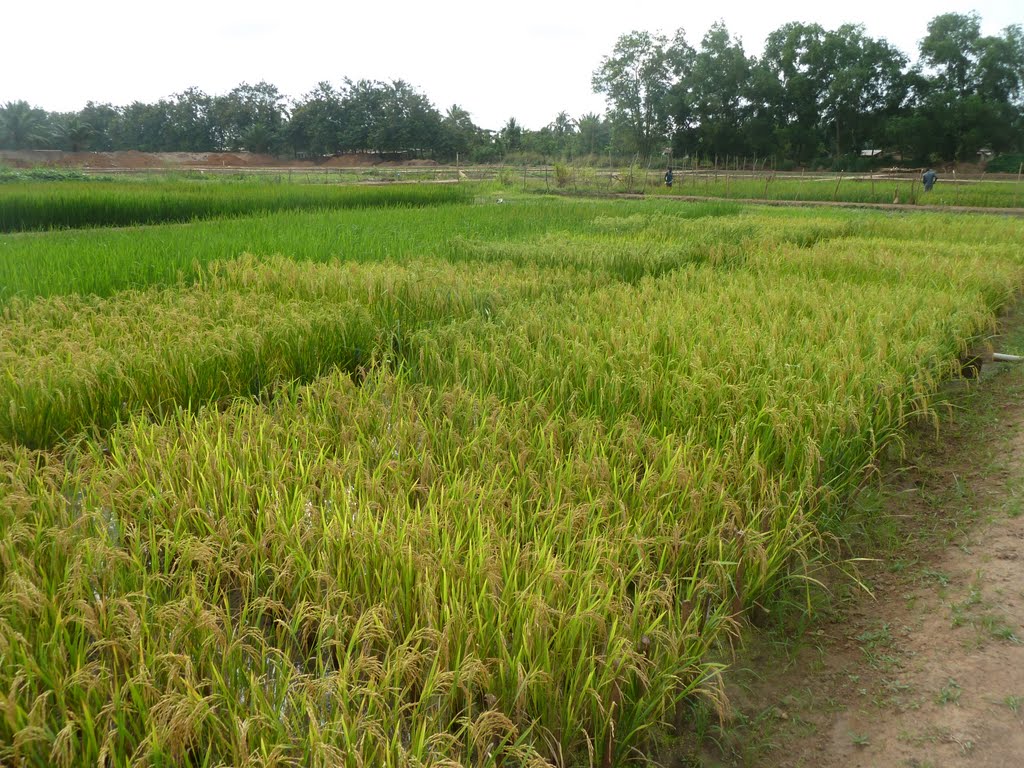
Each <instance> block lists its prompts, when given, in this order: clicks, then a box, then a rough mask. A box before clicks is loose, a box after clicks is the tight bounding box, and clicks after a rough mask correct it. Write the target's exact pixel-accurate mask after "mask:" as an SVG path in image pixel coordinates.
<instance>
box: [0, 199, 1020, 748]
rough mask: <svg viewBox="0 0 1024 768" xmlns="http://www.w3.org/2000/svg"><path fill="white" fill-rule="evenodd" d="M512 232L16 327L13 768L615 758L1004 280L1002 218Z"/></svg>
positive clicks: (152, 290) (592, 210) (55, 314)
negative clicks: (21, 767)
mask: <svg viewBox="0 0 1024 768" xmlns="http://www.w3.org/2000/svg"><path fill="white" fill-rule="evenodd" d="M523 205H524V206H527V205H528V206H529V207H530V211H528V213H527V214H523V213H521V212H516V211H515V208H516V205H515V204H509V205H505V206H501V207H500V208H501V209H502V213H501V216H507V217H508V218H507V219H504V220H503V219H501V218H499V217H498V214H496V213H494V212H493V210H491V209H484V208H483V207H481V206H451V207H449V208H447V209H446V211H450V213H437V214H436V216H437V217H438V218H440V219H444V220H445V221H446V222H447V224H449V225H451V226H452V227H453V229H452V231H450V232H448V234H447V235H446V236H445V238H444V239H443V241H441V242H439V243H437V244H435V246H434V247H433V250H427V251H425V252H423V253H418V254H413V253H411V252H410V251H403V252H402V254H401V255H402V256H403V258H402V259H400V260H399V259H396V258H392V257H394V256H395V255H396V254H394V253H393V254H391V255H390V257H389V256H383V255H379V254H378V255H374V256H372V257H367V258H365V259H360V258H357V257H356V255H355V254H351V253H347V254H345V258H343V259H340V260H331V259H328V258H321V259H313V261H315V262H316V261H319V262H323V263H309V261H295V260H291V259H289V258H287V257H284V256H276V257H267V256H242V257H237V255H236V258H231V259H226V260H221V261H217V260H216V259H213V258H207V257H206V256H204V257H203V258H202V259H201V260H200V262H199V266H197V267H196V270H195V271H194V272H192V273H190V275H189V276H187V277H184V276H183V278H182V279H181V280H180V282H175V281H170V282H168V281H167V280H164V279H154V280H153V281H152V283H153V284H152V285H150V286H149V287H145V286H137V287H136V288H135V289H133V290H125V291H120V290H118V289H117V288H120V287H123V286H118V287H117V288H113V289H112V290H110V291H107V292H105V297H103V298H101V297H97V296H88V295H83V294H82V293H80V292H78V291H69V292H68V293H69V295H66V296H50V297H49V298H36V299H30V298H28V297H23V298H18V299H15V300H10V299H9V298H8V299H7V300H6V305H5V307H4V309H3V312H4V316H3V319H4V321H5V323H4V333H3V335H2V336H0V370H2V371H3V374H4V375H3V378H2V379H0V391H2V393H3V399H2V403H3V406H4V412H3V414H0V427H2V435H3V438H4V441H3V442H0V577H2V579H0V708H2V713H0V714H2V716H0V762H5V763H6V762H10V763H12V764H29V765H44V764H55V765H82V764H93V763H97V762H103V761H108V762H111V763H114V764H118V765H123V764H130V763H148V764H160V765H207V764H209V765H219V764H230V765H239V764H250V763H251V764H257V763H260V764H262V763H280V764H296V765H338V764H345V765H366V766H370V765H373V766H377V765H381V766H411V765H467V766H468V765H473V766H494V767H495V768H497V767H498V766H508V765H535V766H541V765H551V764H559V765H561V764H564V765H586V764H597V765H621V764H626V763H628V762H629V761H631V760H633V759H635V758H636V756H637V755H638V754H641V753H643V752H644V751H646V750H649V749H650V748H651V747H652V745H653V744H654V743H655V742H656V740H657V738H658V735H659V732H660V731H661V730H662V729H663V727H665V724H666V723H668V722H671V721H673V720H675V719H676V718H677V716H678V713H679V711H680V710H679V706H680V702H683V701H686V700H687V699H691V698H695V697H703V698H705V699H707V700H709V701H711V702H712V703H714V704H715V705H717V706H722V705H723V699H722V693H721V691H722V689H721V684H720V678H721V674H722V667H721V665H720V664H719V663H718V661H716V659H719V658H721V655H720V653H719V651H720V649H721V648H722V646H723V644H724V643H726V642H727V641H728V640H729V639H730V638H732V637H734V636H735V633H736V631H737V629H738V628H739V627H740V626H741V625H742V624H743V622H744V621H745V620H746V618H747V617H748V616H749V615H750V613H751V611H754V610H759V611H763V610H771V609H772V607H773V605H775V604H776V601H777V600H778V599H779V598H780V596H782V595H785V594H787V590H792V589H794V588H795V586H794V585H796V584H800V583H804V584H806V583H808V582H809V580H810V579H811V578H813V572H814V569H815V568H817V567H819V565H820V564H821V563H822V562H823V561H826V560H827V559H828V558H829V557H830V551H831V550H830V545H829V543H828V540H829V538H830V537H831V536H834V535H840V536H841V535H842V533H843V504H844V502H845V501H846V500H848V499H849V497H850V494H851V493H852V492H853V491H854V490H855V489H856V488H857V487H858V486H859V485H860V484H862V483H863V482H864V481H865V479H866V478H867V477H868V476H869V475H870V473H871V472H872V471H873V469H874V467H875V466H876V464H877V462H878V461H879V460H880V458H881V457H882V456H883V455H884V452H885V451H886V450H888V449H890V448H893V447H896V448H898V446H899V444H900V439H901V434H902V431H903V430H904V428H905V427H906V426H907V424H908V423H909V421H910V420H911V419H912V418H914V417H916V416H919V415H922V414H929V413H930V410H931V408H932V406H931V397H932V395H933V393H934V391H935V388H936V386H937V385H938V383H939V382H940V381H941V380H942V379H943V378H944V377H946V376H948V375H949V374H950V372H951V370H952V368H953V365H954V361H955V360H956V358H957V356H958V354H959V353H960V352H961V351H962V350H963V348H964V346H965V345H966V344H967V343H969V342H970V341H971V340H973V339H975V338H977V337H978V336H980V335H983V334H985V333H986V332H988V330H989V329H990V328H991V326H992V322H993V317H994V315H995V312H996V311H997V310H998V309H999V308H1000V307H1001V306H1002V305H1004V304H1005V303H1006V302H1007V301H1009V299H1010V298H1011V296H1012V294H1013V293H1014V292H1015V290H1016V287H1018V286H1020V285H1021V284H1022V282H1024V260H1022V258H1021V254H1020V252H1019V248H1018V247H1017V245H1016V244H1015V238H1018V237H1019V236H1020V234H1021V232H1020V225H1019V224H1017V223H1015V222H999V221H995V220H992V221H987V222H986V223H985V226H984V227H981V228H979V227H978V225H976V224H975V223H974V222H973V221H971V222H967V221H959V222H957V221H954V222H952V223H950V222H949V221H947V220H945V219H943V220H942V221H941V223H937V224H936V231H938V232H939V233H940V238H939V239H941V241H942V242H934V241H932V240H930V239H929V238H927V237H923V236H922V235H921V231H920V228H919V227H918V226H917V219H913V218H911V219H905V220H902V221H903V224H902V225H901V224H900V223H899V221H893V220H889V219H885V220H882V219H880V218H879V217H877V216H874V215H864V214H859V213H858V214H850V213H836V212H829V213H827V214H814V215H809V214H807V213H805V212H788V211H787V212H765V211H757V210H751V211H747V210H743V209H739V208H735V207H729V208H728V209H712V208H708V209H705V210H704V211H703V212H702V213H701V215H700V216H699V217H696V218H695V217H694V216H693V215H690V214H692V212H689V213H684V212H683V211H682V210H681V209H680V210H679V215H675V213H674V212H675V211H676V210H677V209H678V206H673V205H672V204H656V205H641V204H636V203H629V204H622V205H619V204H612V203H580V202H564V201H542V202H536V201H524V202H523ZM505 211H511V213H507V214H506V213H504V212H505ZM455 213H457V214H458V216H460V217H463V218H464V219H465V222H463V223H461V224H456V220H457V218H458V217H457V216H455ZM330 216H338V215H337V214H331V215H330ZM446 216H450V218H447V219H445V217H446ZM325 220H329V221H332V222H333V224H332V226H339V227H340V226H343V225H344V226H354V224H353V223H354V222H362V223H364V224H365V223H368V222H370V221H371V220H372V217H371V216H370V215H369V213H364V212H356V213H352V214H351V215H346V217H344V218H334V219H330V218H329V216H328V218H326V219H325ZM401 220H402V222H403V223H404V224H403V225H406V226H408V230H407V233H406V235H403V236H408V238H409V240H408V242H406V244H405V246H403V247H406V248H411V247H412V246H411V245H409V243H412V242H413V241H415V238H416V237H421V236H424V237H425V234H426V233H429V232H431V231H435V232H436V230H431V229H430V226H429V225H428V223H427V222H426V221H425V220H423V219H419V218H416V217H415V216H408V217H405V218H402V219H401ZM278 221H279V222H280V221H284V219H278ZM197 226H209V227H212V226H213V225H212V224H210V225H197ZM223 226H225V227H228V228H230V227H231V226H233V224H232V223H230V222H228V223H225V224H224V225H223ZM459 227H461V229H460V228H459ZM418 228H420V229H418ZM211 231H212V230H211ZM409 233H412V234H409ZM417 233H418V234H417ZM65 235H66V233H55V234H54V235H53V237H54V238H57V239H58V240H59V239H60V238H61V237H64V236H65ZM166 236H167V237H168V238H170V239H173V238H176V237H178V236H179V233H177V230H171V229H168V232H167V235H166ZM33 237H35V236H33ZM48 237H49V236H48ZM108 242H113V241H108ZM302 242H303V241H302V239H301V237H297V238H296V243H297V246H296V247H305V246H301V243H302ZM395 242H397V240H396V241H395ZM2 247H3V245H2V244H0V248H2ZM249 250H250V251H256V252H258V253H265V251H262V250H261V249H259V248H251V249H249ZM280 250H284V249H280ZM23 253H28V251H27V250H26V251H24V252H23ZM208 253H212V252H208ZM33 279H34V278H31V279H30V278H26V279H25V281H24V283H23V284H24V285H31V284H32V280H33ZM39 447H41V448H42V449H43V450H37V448H39ZM683 711H684V712H685V710H683Z"/></svg>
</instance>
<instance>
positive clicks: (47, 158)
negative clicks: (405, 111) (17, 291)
mask: <svg viewBox="0 0 1024 768" xmlns="http://www.w3.org/2000/svg"><path fill="white" fill-rule="evenodd" d="M0 165H6V166H9V167H11V168H33V167H39V166H43V167H57V168H92V169H115V168H116V169H128V170H131V169H138V170H143V169H158V168H210V169H215V168H309V167H314V166H318V167H321V168H373V167H376V166H384V167H389V168H399V167H406V166H412V167H427V166H435V165H437V163H436V162H435V161H434V160H422V159H417V160H407V159H404V158H402V156H401V155H397V154H396V155H392V154H377V153H374V152H353V153H351V154H345V155H337V156H335V157H331V158H328V159H327V160H324V161H321V162H315V161H311V160H285V159H281V158H276V157H274V156H272V155H265V154H260V153H258V152H139V151H138V150H126V151H120V152H64V151H62V150H59V149H26V150H17V151H15V150H0Z"/></svg>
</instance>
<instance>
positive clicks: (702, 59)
mask: <svg viewBox="0 0 1024 768" xmlns="http://www.w3.org/2000/svg"><path fill="white" fill-rule="evenodd" d="M750 78H751V62H750V60H749V59H748V58H747V56H746V54H745V53H744V52H743V44H742V42H740V40H738V39H736V38H733V37H730V35H729V30H728V29H727V28H726V26H725V24H724V23H721V22H717V23H715V24H712V25H711V28H710V29H709V30H708V31H707V33H706V34H705V35H704V38H703V39H702V40H701V44H700V50H699V51H698V52H697V53H696V54H695V56H694V57H693V65H692V67H690V70H689V71H688V72H687V73H686V76H685V77H684V78H683V79H682V80H681V81H680V83H679V86H678V88H679V90H681V91H682V95H680V96H679V97H678V99H679V100H685V101H686V102H688V104H689V107H690V109H689V111H688V117H689V125H687V126H685V127H684V129H688V130H685V133H686V134H687V136H688V141H687V142H686V143H687V144H688V145H689V147H690V148H692V149H695V150H697V151H698V152H700V153H701V154H704V155H725V154H733V155H736V154H739V153H740V152H742V151H744V150H745V147H746V143H747V142H746V136H745V135H744V129H745V126H744V123H745V121H746V117H747V104H748V101H747V96H748V94H749V91H750Z"/></svg>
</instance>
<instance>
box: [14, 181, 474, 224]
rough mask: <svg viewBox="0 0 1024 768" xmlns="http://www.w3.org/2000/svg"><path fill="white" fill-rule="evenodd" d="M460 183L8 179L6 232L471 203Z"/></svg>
mask: <svg viewBox="0 0 1024 768" xmlns="http://www.w3.org/2000/svg"><path fill="white" fill-rule="evenodd" d="M467 197H468V194H467V191H466V188H465V187H464V186H460V185H458V184H410V185H400V186H395V187H393V188H392V187H389V186H340V185H333V186H324V185H313V184H283V183H274V182H272V181H270V180H259V179H247V180H243V181H233V182H223V181H220V182H218V181H212V180H211V181H198V180H189V179H181V178H174V177H171V178H166V179H160V178H158V179H154V180H147V181H134V182H123V181H113V180H112V181H104V182H99V181H61V182H23V183H9V184H0V232H22V231H28V230H40V229H60V228H76V227H105V226H129V225H134V224H159V223H163V222H172V221H191V220H194V219H208V218H213V217H217V216H241V215H245V214H254V213H268V212H272V211H294V210H310V209H322V210H333V209H339V208H341V209H345V208H364V207H374V208H380V207H384V206H421V205H441V204H445V203H454V202H460V201H461V202H464V201H465V200H466V199H467Z"/></svg>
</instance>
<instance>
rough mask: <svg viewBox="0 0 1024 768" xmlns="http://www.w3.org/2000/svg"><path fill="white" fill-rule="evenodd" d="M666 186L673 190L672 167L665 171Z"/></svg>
mask: <svg viewBox="0 0 1024 768" xmlns="http://www.w3.org/2000/svg"><path fill="white" fill-rule="evenodd" d="M665 186H666V187H668V188H669V189H672V168H671V167H669V169H668V170H667V171H665Z"/></svg>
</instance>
